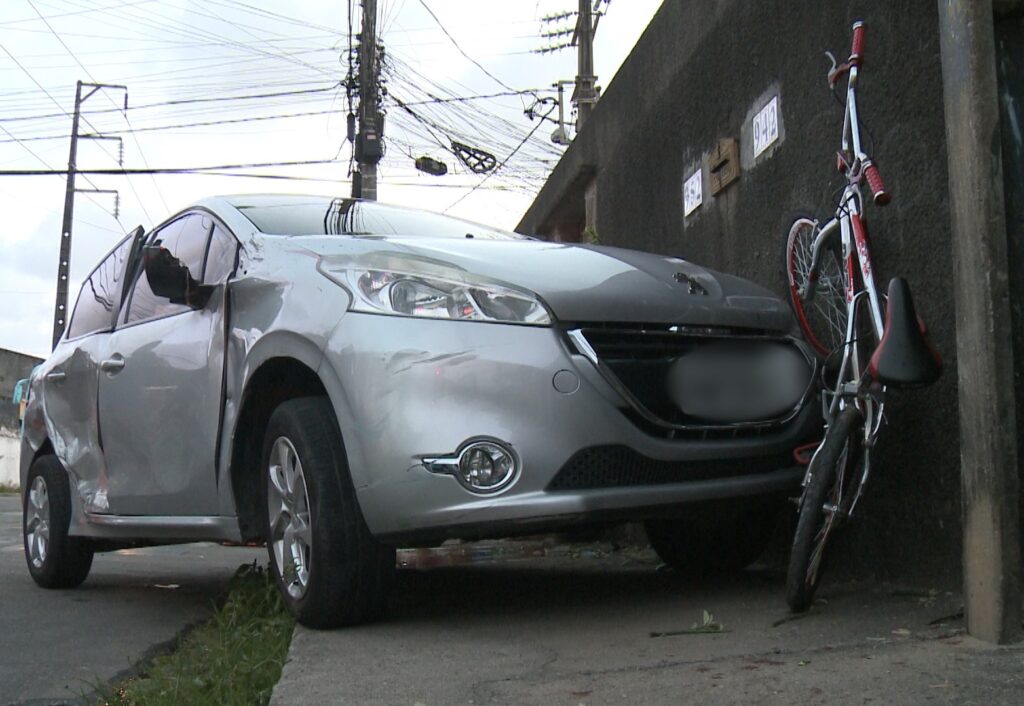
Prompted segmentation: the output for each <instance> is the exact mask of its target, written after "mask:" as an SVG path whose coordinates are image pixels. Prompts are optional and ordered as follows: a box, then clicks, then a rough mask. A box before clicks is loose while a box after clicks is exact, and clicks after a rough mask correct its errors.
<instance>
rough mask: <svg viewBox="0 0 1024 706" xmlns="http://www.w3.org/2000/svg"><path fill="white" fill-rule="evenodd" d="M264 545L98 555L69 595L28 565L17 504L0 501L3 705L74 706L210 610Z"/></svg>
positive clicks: (262, 554) (8, 497)
mask: <svg viewBox="0 0 1024 706" xmlns="http://www.w3.org/2000/svg"><path fill="white" fill-rule="evenodd" d="M254 558H255V559H258V560H259V561H261V562H263V561H265V560H266V552H265V550H263V549H245V548H227V547H221V546H217V545H213V544H185V545H177V546H171V547H153V548H146V549H131V550H123V551H119V552H113V553H108V554H97V555H96V559H95V561H94V562H93V565H92V573H91V574H90V575H89V578H88V579H87V580H86V582H85V583H84V584H82V586H80V587H79V588H77V589H74V590H70V591H46V590H43V589H41V588H38V587H37V586H36V585H35V584H34V583H33V582H32V579H31V577H30V576H29V574H28V569H26V567H25V556H24V553H23V551H22V544H21V505H20V499H19V498H18V497H16V496H11V495H3V496H0V704H5V705H6V704H39V705H40V706H41V705H42V704H47V705H51V704H74V703H76V702H77V700H78V699H79V698H80V697H81V696H82V695H83V694H88V693H90V692H92V691H93V690H94V687H95V685H97V684H99V683H102V682H105V681H107V680H110V679H112V678H114V677H116V676H118V675H119V674H122V673H126V672H128V671H129V670H130V669H131V668H132V665H133V664H135V663H136V662H138V661H139V660H140V659H141V658H143V657H144V656H145V655H146V654H147V652H148V651H150V650H153V649H154V648H157V647H158V646H162V645H166V644H168V643H169V642H171V641H173V640H174V638H175V637H176V636H177V635H178V634H179V633H180V631H181V630H182V629H184V628H185V627H186V626H188V625H190V624H192V623H195V622H197V621H200V620H202V619H203V618H205V617H207V616H208V615H209V614H210V611H211V609H212V606H213V602H214V600H215V599H216V597H217V596H218V594H219V593H221V592H222V591H223V590H224V587H225V586H226V584H227V581H228V579H230V578H231V576H232V574H233V573H234V572H235V570H236V569H237V568H238V566H239V565H241V564H244V563H247V562H251V561H252V560H253V559H254Z"/></svg>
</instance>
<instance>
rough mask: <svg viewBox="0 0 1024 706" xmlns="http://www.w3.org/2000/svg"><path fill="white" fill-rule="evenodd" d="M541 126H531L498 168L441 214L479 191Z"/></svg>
mask: <svg viewBox="0 0 1024 706" xmlns="http://www.w3.org/2000/svg"><path fill="white" fill-rule="evenodd" d="M554 110H555V109H554V108H551V110H549V111H548V112H547V113H546V114H545V116H544V117H547V116H548V115H551V113H553V112H554ZM543 124H544V121H543V120H540V121H538V122H537V124H536V125H534V126H533V129H532V130H530V132H529V133H528V134H527V135H526V137H524V138H523V139H522V140H521V141H520V142H519V144H518V145H516V148H515V149H514V150H512V151H511V152H510V153H509V155H508V156H507V157H505V159H503V160H502V161H501V164H499V165H498V166H496V167H495V168H494V169H493V170H491V171H490V172H488V173H487V176H485V177H484V178H483V179H481V180H480V181H479V182H478V183H477V185H476V186H474V187H473V188H472V189H470V190H469V191H467V192H466V193H464V194H463V195H462V196H460V197H459V198H458V199H456V200H455V202H454V203H452V204H451V205H450V206H448V208H446V209H445V210H443V211H441V213H448V211H450V210H452V209H453V208H455V207H456V206H458V205H459V204H460V203H462V202H463V201H464V200H465V199H466V198H467V197H468V196H469V195H470V194H472V193H473V192H474V191H476V190H477V189H479V188H480V187H481V186H483V185H484V182H485V181H487V180H488V179H490V178H491V177H492V176H494V175H495V174H497V173H498V172H499V171H500V170H501V168H502V167H504V166H505V164H506V163H507V162H508V160H510V159H512V157H514V156H515V154H516V152H518V151H519V150H520V148H521V147H522V146H523V145H525V144H526V143H527V142H528V141H529V139H530V138H531V137H533V134H534V133H535V132H537V130H539V129H540V126H541V125H543Z"/></svg>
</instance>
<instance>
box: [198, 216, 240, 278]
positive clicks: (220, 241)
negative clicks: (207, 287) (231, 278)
mask: <svg viewBox="0 0 1024 706" xmlns="http://www.w3.org/2000/svg"><path fill="white" fill-rule="evenodd" d="M237 252H238V241H237V240H235V238H234V236H232V235H231V234H229V233H228V232H227V231H225V230H224V229H223V228H221V227H220V226H217V225H215V226H214V227H213V237H212V238H211V239H210V251H209V252H208V253H207V254H206V268H205V270H203V284H220V283H221V282H223V281H224V280H226V279H227V278H228V275H230V274H231V272H232V271H233V270H234V269H235V255H236V254H237Z"/></svg>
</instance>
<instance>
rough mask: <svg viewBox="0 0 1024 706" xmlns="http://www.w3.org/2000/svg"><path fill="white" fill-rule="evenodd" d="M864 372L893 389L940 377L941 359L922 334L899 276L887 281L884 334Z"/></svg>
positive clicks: (909, 298)
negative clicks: (887, 294)
mask: <svg viewBox="0 0 1024 706" xmlns="http://www.w3.org/2000/svg"><path fill="white" fill-rule="evenodd" d="M868 373H869V374H870V375H871V376H872V377H873V378H874V379H876V380H878V381H879V382H880V383H882V384H883V385H891V386H893V387H923V386H925V385H930V384H932V383H933V382H935V381H936V380H938V378H939V375H941V374H942V358H940V357H939V354H938V352H937V351H936V350H935V348H933V347H932V344H931V342H930V341H929V340H928V337H927V336H926V334H925V328H924V323H922V322H921V320H920V319H919V318H918V317H917V312H916V311H915V310H914V300H913V298H912V297H911V296H910V286H909V285H908V284H907V281H906V280H905V279H903V278H902V277H894V278H893V279H892V281H891V282H889V299H888V305H887V307H886V311H885V333H884V334H882V340H881V342H879V344H878V348H876V349H875V352H874V353H873V354H872V356H871V362H870V363H868Z"/></svg>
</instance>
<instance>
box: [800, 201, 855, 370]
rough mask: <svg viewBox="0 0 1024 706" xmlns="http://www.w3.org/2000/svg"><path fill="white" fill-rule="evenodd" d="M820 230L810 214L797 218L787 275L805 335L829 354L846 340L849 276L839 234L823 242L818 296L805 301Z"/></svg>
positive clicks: (820, 256) (819, 263)
mask: <svg viewBox="0 0 1024 706" xmlns="http://www.w3.org/2000/svg"><path fill="white" fill-rule="evenodd" d="M819 232H820V231H819V228H818V224H817V223H816V222H815V221H812V220H811V219H809V218H798V219H797V220H796V221H794V222H793V225H792V227H791V228H790V229H789V238H788V239H787V241H786V277H787V278H788V280H789V296H790V301H791V302H792V304H793V312H794V313H795V314H796V318H797V321H798V322H799V323H800V328H801V330H802V331H803V332H804V337H805V338H806V339H807V342H808V343H810V344H811V346H812V347H814V349H815V350H816V351H817V352H818V353H819V354H820V355H822V356H826V357H827V356H828V355H829V354H831V353H832V352H833V351H834V350H836V349H837V348H839V347H840V346H842V345H843V343H845V342H846V322H847V318H848V314H847V309H846V288H847V279H848V277H847V273H846V269H845V268H844V267H843V255H842V245H841V243H840V238H839V237H838V234H836V236H835V237H830V239H829V242H827V243H824V244H823V245H822V250H821V253H820V255H819V260H818V280H817V283H816V286H815V289H814V296H813V297H812V298H811V299H810V301H804V293H805V292H806V291H807V286H808V284H809V280H810V270H811V259H812V254H813V246H814V239H815V238H816V237H817V236H818V233H819Z"/></svg>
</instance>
